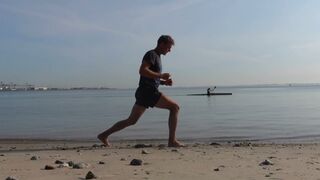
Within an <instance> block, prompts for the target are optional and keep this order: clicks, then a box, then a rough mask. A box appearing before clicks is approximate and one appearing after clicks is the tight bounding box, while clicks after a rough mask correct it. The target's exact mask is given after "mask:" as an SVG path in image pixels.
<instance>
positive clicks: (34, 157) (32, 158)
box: [30, 156, 39, 161]
mask: <svg viewBox="0 0 320 180" xmlns="http://www.w3.org/2000/svg"><path fill="white" fill-rule="evenodd" d="M38 159H39V158H38V157H37V156H32V157H31V158H30V160H33V161H35V160H38Z"/></svg>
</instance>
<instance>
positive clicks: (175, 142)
mask: <svg viewBox="0 0 320 180" xmlns="http://www.w3.org/2000/svg"><path fill="white" fill-rule="evenodd" d="M168 147H185V145H184V144H182V143H180V142H179V141H177V140H174V141H172V142H169V143H168Z"/></svg>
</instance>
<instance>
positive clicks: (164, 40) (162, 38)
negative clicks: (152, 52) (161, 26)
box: [158, 35, 174, 45]
mask: <svg viewBox="0 0 320 180" xmlns="http://www.w3.org/2000/svg"><path fill="white" fill-rule="evenodd" d="M161 43H164V44H168V43H170V44H172V45H174V40H173V38H172V37H171V36H169V35H162V36H160V37H159V39H158V45H159V44H161Z"/></svg>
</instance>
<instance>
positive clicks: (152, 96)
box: [135, 86, 161, 108]
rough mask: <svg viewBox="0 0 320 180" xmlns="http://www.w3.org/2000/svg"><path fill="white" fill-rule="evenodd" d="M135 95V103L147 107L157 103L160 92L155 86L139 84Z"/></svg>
mask: <svg viewBox="0 0 320 180" xmlns="http://www.w3.org/2000/svg"><path fill="white" fill-rule="evenodd" d="M135 97H136V103H135V104H137V105H140V106H143V107H145V108H149V107H154V106H155V105H156V104H157V102H158V101H159V99H160V97H161V92H160V91H159V90H158V88H156V87H147V86H146V87H143V86H139V87H138V89H137V90H136V94H135Z"/></svg>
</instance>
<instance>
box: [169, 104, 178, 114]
mask: <svg viewBox="0 0 320 180" xmlns="http://www.w3.org/2000/svg"><path fill="white" fill-rule="evenodd" d="M169 110H170V111H173V112H178V111H179V110H180V107H179V105H178V104H176V103H174V104H172V105H171V106H170V109H169Z"/></svg>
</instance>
